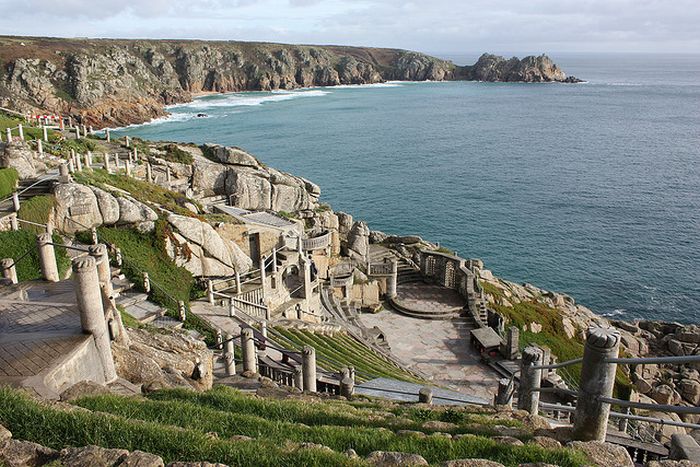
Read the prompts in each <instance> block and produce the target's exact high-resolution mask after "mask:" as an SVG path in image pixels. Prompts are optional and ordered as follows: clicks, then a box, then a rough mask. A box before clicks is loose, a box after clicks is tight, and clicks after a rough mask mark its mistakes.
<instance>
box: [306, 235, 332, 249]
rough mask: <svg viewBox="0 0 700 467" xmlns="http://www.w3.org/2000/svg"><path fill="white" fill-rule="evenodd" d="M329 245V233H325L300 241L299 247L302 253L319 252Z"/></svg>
mask: <svg viewBox="0 0 700 467" xmlns="http://www.w3.org/2000/svg"><path fill="white" fill-rule="evenodd" d="M330 244H331V233H330V232H328V231H326V232H324V233H322V234H321V235H318V236H316V237H311V238H304V239H302V241H301V246H302V248H303V249H304V251H312V250H320V249H323V248H328V247H329V246H330Z"/></svg>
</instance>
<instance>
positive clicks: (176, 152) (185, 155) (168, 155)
mask: <svg viewBox="0 0 700 467" xmlns="http://www.w3.org/2000/svg"><path fill="white" fill-rule="evenodd" d="M160 149H162V150H163V151H165V154H164V155H161V156H159V157H160V158H161V159H165V160H166V161H170V162H177V163H180V164H188V165H189V164H192V162H194V158H193V157H192V154H190V153H189V152H187V151H184V150H182V149H180V147H179V146H178V145H177V144H166V145H165V146H163V147H161V148H160Z"/></svg>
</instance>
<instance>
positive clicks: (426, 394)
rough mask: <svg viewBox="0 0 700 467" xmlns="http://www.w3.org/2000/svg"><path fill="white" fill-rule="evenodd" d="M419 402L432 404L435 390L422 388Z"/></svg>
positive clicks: (419, 392)
mask: <svg viewBox="0 0 700 467" xmlns="http://www.w3.org/2000/svg"><path fill="white" fill-rule="evenodd" d="M418 402H420V403H421V404H428V405H430V404H432V403H433V390H432V389H430V388H420V391H418Z"/></svg>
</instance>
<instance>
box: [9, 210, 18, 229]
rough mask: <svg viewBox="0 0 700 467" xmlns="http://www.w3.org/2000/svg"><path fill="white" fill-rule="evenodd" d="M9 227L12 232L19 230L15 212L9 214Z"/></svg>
mask: <svg viewBox="0 0 700 467" xmlns="http://www.w3.org/2000/svg"><path fill="white" fill-rule="evenodd" d="M10 228H11V229H12V231H13V232H17V231H18V230H19V220H18V219H17V213H14V214H11V215H10Z"/></svg>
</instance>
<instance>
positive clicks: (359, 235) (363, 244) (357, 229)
mask: <svg viewBox="0 0 700 467" xmlns="http://www.w3.org/2000/svg"><path fill="white" fill-rule="evenodd" d="M348 249H349V250H350V251H351V252H354V253H356V254H357V255H358V256H360V257H362V258H364V257H366V256H367V254H368V253H369V228H368V227H367V224H366V223H365V222H364V221H359V222H355V223H354V224H353V226H352V229H350V232H349V233H348Z"/></svg>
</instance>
